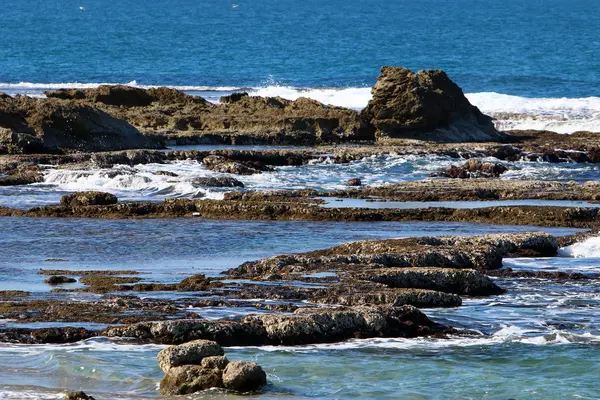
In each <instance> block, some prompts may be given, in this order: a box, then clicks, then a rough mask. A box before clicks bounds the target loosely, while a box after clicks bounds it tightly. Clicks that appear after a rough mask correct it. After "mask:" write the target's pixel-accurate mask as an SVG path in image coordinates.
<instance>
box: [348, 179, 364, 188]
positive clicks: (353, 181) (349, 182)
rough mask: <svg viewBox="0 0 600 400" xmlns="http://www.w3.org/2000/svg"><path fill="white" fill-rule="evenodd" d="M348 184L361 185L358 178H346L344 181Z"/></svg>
mask: <svg viewBox="0 0 600 400" xmlns="http://www.w3.org/2000/svg"><path fill="white" fill-rule="evenodd" d="M346 185H348V186H362V181H361V180H360V179H359V178H352V179H348V181H347V182H346Z"/></svg>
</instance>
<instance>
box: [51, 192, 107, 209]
mask: <svg viewBox="0 0 600 400" xmlns="http://www.w3.org/2000/svg"><path fill="white" fill-rule="evenodd" d="M118 201H119V199H118V198H117V196H115V195H114V194H112V193H105V192H94V191H90V192H76V193H71V194H67V195H65V196H63V197H62V198H61V199H60V204H61V205H62V206H63V207H82V206H107V205H110V204H117V202H118Z"/></svg>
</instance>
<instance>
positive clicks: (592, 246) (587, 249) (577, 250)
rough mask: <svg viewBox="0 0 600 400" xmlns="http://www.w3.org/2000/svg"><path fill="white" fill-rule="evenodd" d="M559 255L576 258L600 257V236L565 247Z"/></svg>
mask: <svg viewBox="0 0 600 400" xmlns="http://www.w3.org/2000/svg"><path fill="white" fill-rule="evenodd" d="M559 255H561V256H563V257H575V258H600V236H596V237H591V238H589V239H586V240H584V241H583V242H579V243H575V244H573V245H571V246H567V247H563V248H562V249H560V250H559Z"/></svg>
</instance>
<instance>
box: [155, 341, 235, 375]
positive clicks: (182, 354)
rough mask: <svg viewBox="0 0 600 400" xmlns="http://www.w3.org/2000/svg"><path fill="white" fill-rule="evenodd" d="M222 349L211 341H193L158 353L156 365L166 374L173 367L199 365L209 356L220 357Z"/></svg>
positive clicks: (222, 352)
mask: <svg viewBox="0 0 600 400" xmlns="http://www.w3.org/2000/svg"><path fill="white" fill-rule="evenodd" d="M223 354H225V353H224V351H223V348H222V347H221V346H219V344H218V343H216V342H213V341H211V340H194V341H192V342H189V343H184V344H180V345H177V346H171V347H168V348H166V349H164V350H162V351H161V352H160V353H158V356H157V359H158V365H159V366H160V368H161V369H162V370H163V371H164V372H165V373H166V372H168V371H169V370H170V369H171V368H173V367H179V366H181V365H189V364H197V365H200V363H201V362H202V359H203V358H205V357H211V356H222V355H223Z"/></svg>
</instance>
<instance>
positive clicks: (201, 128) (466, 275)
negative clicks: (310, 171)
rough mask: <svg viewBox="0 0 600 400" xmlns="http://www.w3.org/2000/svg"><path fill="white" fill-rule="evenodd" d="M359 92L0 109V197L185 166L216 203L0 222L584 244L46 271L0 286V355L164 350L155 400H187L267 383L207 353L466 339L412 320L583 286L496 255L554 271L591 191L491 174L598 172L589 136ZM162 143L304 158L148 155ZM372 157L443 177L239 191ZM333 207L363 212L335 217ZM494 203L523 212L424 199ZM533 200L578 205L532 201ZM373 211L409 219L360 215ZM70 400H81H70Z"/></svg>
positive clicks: (112, 95) (102, 91) (592, 214)
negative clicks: (33, 280)
mask: <svg viewBox="0 0 600 400" xmlns="http://www.w3.org/2000/svg"><path fill="white" fill-rule="evenodd" d="M372 95H373V97H372V100H371V101H370V102H369V104H368V106H367V107H366V108H365V109H364V110H361V111H357V110H350V109H344V108H341V107H333V106H328V105H324V104H321V103H318V102H316V101H314V100H309V99H305V98H300V99H298V100H295V101H289V100H285V99H282V98H261V97H254V96H249V95H248V94H246V93H234V94H231V95H229V96H225V97H223V98H221V100H220V102H219V104H213V103H210V102H208V101H206V100H205V99H202V98H200V97H194V96H190V95H187V94H185V93H183V92H180V91H177V90H174V89H169V88H153V89H147V90H146V89H140V88H135V87H127V86H100V87H98V88H95V89H81V90H79V89H67V90H57V91H52V92H47V93H46V96H47V97H46V98H41V99H32V98H28V97H26V96H16V97H14V98H13V97H10V96H6V95H0V186H3V187H7V188H9V189H11V188H31V187H36V186H35V185H39V184H43V183H45V182H46V178H47V172H48V170H49V169H52V170H77V171H86V172H87V171H98V170H99V169H104V170H107V171H108V172H107V174H114V175H115V176H117V175H119V174H120V173H121V172H120V169H123V168H131V169H135V168H140V166H146V165H149V164H153V165H160V166H163V165H169V164H173V163H177V162H191V163H192V164H193V165H194V166H196V167H198V168H200V165H201V166H202V168H203V172H204V171H208V173H207V175H206V176H194V177H191V178H190V182H189V183H191V184H192V185H193V187H195V188H196V187H201V188H204V189H206V188H211V189H214V188H218V189H220V190H222V191H223V192H222V193H223V194H222V197H223V199H222V200H214V199H207V198H200V197H201V196H202V195H205V194H198V195H197V198H167V199H166V200H164V201H120V199H119V198H118V197H117V196H116V195H114V194H111V193H106V192H102V191H82V192H76V191H73V192H72V193H69V194H66V195H64V196H63V197H62V200H61V201H60V203H58V202H57V203H56V204H52V205H45V206H40V207H30V206H29V207H21V208H11V207H0V217H5V218H16V217H32V218H90V219H92V218H95V219H149V218H180V219H183V218H190V219H192V218H196V219H199V222H202V220H264V221H325V222H342V221H345V222H349V221H364V222H379V221H445V222H468V223H486V224H511V225H531V226H540V225H541V226H547V227H570V228H582V229H586V231H585V232H580V233H578V234H575V235H571V236H567V237H554V236H551V235H548V234H543V233H537V232H531V233H521V234H489V235H480V236H469V237H467V236H441V237H433V236H423V237H416V238H403V239H385V240H381V239H379V240H364V241H357V242H349V243H344V244H341V245H338V246H334V247H330V248H326V249H319V250H314V251H310V252H303V253H293V254H280V255H277V256H273V257H268V258H263V259H258V260H254V261H247V262H243V263H242V264H240V265H239V266H237V267H236V268H232V269H229V270H227V271H223V272H222V273H221V274H220V275H218V276H205V275H203V274H193V275H192V273H191V272H190V273H189V276H182V277H179V278H177V279H173V280H171V281H169V280H167V281H165V280H160V279H154V277H153V276H152V274H151V273H141V272H140V271H136V269H135V267H134V266H129V265H126V266H125V265H124V266H117V267H116V268H115V270H104V271H103V270H99V269H85V268H84V266H82V269H79V268H78V269H69V268H65V269H60V268H56V269H52V270H50V269H44V270H39V282H38V283H39V284H40V285H46V287H45V288H46V289H47V292H48V293H46V295H40V294H39V293H36V292H35V291H34V290H33V289H31V290H32V292H28V291H21V290H6V291H0V319H3V320H7V321H9V323H8V325H9V326H8V327H2V328H1V329H0V341H1V342H8V343H26V344H44V343H74V342H79V341H83V340H87V339H90V338H97V337H106V338H110V339H111V340H112V341H114V342H116V343H120V342H121V341H124V340H127V341H128V343H156V344H165V345H171V346H173V347H169V348H167V349H165V350H163V351H161V352H160V353H159V355H158V363H159V365H160V367H161V369H162V370H163V372H165V377H164V379H163V380H162V381H161V383H160V392H161V394H163V395H167V396H170V395H180V394H191V393H194V392H197V391H201V390H205V389H208V388H213V387H217V388H221V389H226V390H230V391H234V392H240V393H245V392H255V391H257V390H260V388H262V387H263V386H264V385H265V384H267V381H266V374H265V372H264V371H263V370H262V368H261V367H260V366H258V365H256V364H253V363H249V362H246V361H232V362H229V360H228V359H227V358H226V357H225V356H224V352H225V350H224V349H223V348H222V346H224V347H231V346H265V345H273V346H283V345H285V346H296V345H310V344H318V343H332V342H338V341H345V340H350V339H357V338H361V339H365V338H416V337H436V338H440V339H444V338H448V337H450V336H452V337H456V336H458V335H463V336H468V337H470V336H476V335H480V333H474V332H469V331H468V329H463V327H453V326H448V325H452V324H451V323H448V322H445V323H444V324H442V323H438V322H436V321H435V318H434V319H430V318H429V317H428V316H427V315H426V314H425V313H424V312H423V311H421V310H420V309H424V310H426V311H427V309H432V308H435V309H440V308H455V307H461V306H462V304H463V301H464V299H473V298H479V297H489V296H502V295H504V294H505V293H506V292H507V289H510V287H509V286H505V285H503V282H504V283H505V282H506V281H503V279H505V278H522V279H526V280H527V279H547V280H552V281H557V282H564V281H588V280H597V279H599V278H600V276H598V275H597V274H582V273H570V272H553V271H540V270H523V269H518V270H513V269H511V268H506V267H503V260H506V259H509V258H515V257H522V258H525V259H527V258H532V257H556V256H557V255H558V253H559V248H561V247H563V246H567V245H570V244H572V243H575V242H578V241H580V240H582V239H583V238H584V237H586V236H587V235H591V234H594V233H597V232H598V231H599V230H600V207H596V204H592V203H597V202H599V201H600V184H599V183H598V182H597V181H596V180H594V179H588V180H587V181H585V180H584V179H579V180H578V181H566V180H565V181H560V182H558V181H552V180H517V179H512V180H511V179H505V178H506V176H507V174H510V173H511V172H512V171H514V170H515V169H516V168H518V167H517V163H522V164H525V165H530V164H534V163H545V164H543V165H544V166H546V165H547V166H551V165H555V164H561V165H562V164H568V165H575V166H586V167H588V166H590V165H594V164H597V163H600V139H598V137H600V136H599V135H598V134H593V133H589V132H580V133H575V134H573V135H557V134H555V133H552V132H534V131H527V132H525V131H514V132H499V131H498V130H497V129H496V128H495V127H494V124H493V120H492V119H491V118H490V117H488V116H486V115H484V114H483V113H481V112H480V110H478V109H477V108H476V107H474V106H472V105H471V104H470V103H469V101H468V100H467V99H466V97H465V96H464V94H463V92H462V90H461V89H460V88H459V87H458V86H457V85H456V84H455V83H454V82H452V81H451V80H450V78H449V77H448V76H447V75H446V74H445V73H444V72H443V71H419V72H417V73H413V72H411V71H409V70H407V69H405V68H398V67H383V68H382V70H381V75H380V76H379V78H378V81H377V83H376V84H375V86H374V87H373V90H372ZM172 144H233V145H241V144H292V145H295V146H314V145H319V147H302V148H291V149H288V148H282V149H275V150H274V149H269V150H238V149H212V150H168V149H165V147H166V146H167V145H172ZM386 156H407V157H409V156H416V157H425V156H427V157H443V158H444V160H445V163H444V165H443V166H439V168H437V169H431V170H427V174H428V175H429V176H428V177H427V178H426V179H423V180H417V181H410V180H407V181H404V182H401V183H394V184H370V185H369V184H365V183H364V182H365V180H363V179H362V178H363V177H362V176H359V175H358V174H357V176H356V177H352V178H351V179H348V178H350V177H348V176H346V177H345V178H344V179H343V180H342V179H340V185H339V186H338V187H336V189H335V190H322V189H319V190H311V189H306V188H303V186H302V185H298V186H296V187H300V189H296V188H294V189H293V190H277V191H265V190H249V189H248V186H247V185H251V184H252V181H251V179H252V178H263V177H267V178H270V177H272V178H273V179H275V180H276V179H278V177H279V176H278V175H277V174H278V172H279V171H280V170H281V169H285V168H288V167H299V168H300V167H304V166H311V165H313V164H317V165H333V166H334V168H335V167H337V166H346V165H350V163H352V162H355V161H361V160H364V159H366V158H370V157H372V158H373V159H376V158H377V157H386ZM447 160H452V163H451V165H450V162H448V161H447ZM527 163H529V164H527ZM334 171H335V170H334ZM177 172H179V171H177ZM153 173H154V174H157V175H158V174H160V175H163V177H169V179H170V178H175V177H177V176H178V175H177V173H176V172H172V171H171V170H159V171H154V172H153ZM270 174H271V175H270ZM427 174H425V175H424V176H427ZM249 182H250V183H249ZM28 185H31V186H28ZM339 187H341V188H342V189H339ZM62 194H64V193H61V195H62ZM166 197H168V196H166ZM136 199H137V198H136ZM340 199H342V200H343V199H346V200H347V199H360V200H362V201H364V202H363V203H360V202H358V203H356V204H357V205H358V206H356V207H342V206H341V204H340V206H336V201H337V200H340ZM329 200H330V201H329ZM506 200H511V201H514V200H528V201H533V203H532V204H531V205H502V203H489V204H490V206H488V207H485V203H484V206H483V207H481V208H474V207H473V208H450V207H442V206H443V205H444V204H443V203H441V202H446V201H464V202H469V201H477V202H486V201H490V202H491V201H499V202H501V201H506ZM540 200H543V201H562V202H584V203H587V204H586V205H584V206H579V205H573V204H569V203H555V204H554V205H552V204H551V203H545V204H544V205H536V203H535V201H540ZM376 201H377V202H391V201H394V202H416V204H417V206H416V207H415V208H402V207H393V206H392V207H379V208H369V207H366V206H364V205H365V204H368V203H371V202H376ZM418 202H440V205H441V206H440V207H431V204H427V205H423V206H419V205H418ZM38 204H39V203H38ZM42 204H47V203H42ZM361 204H362V206H361ZM549 204H550V205H549ZM532 230H534V229H533V228H532ZM118 234H119V233H115V235H118ZM337 243H339V242H337ZM290 251H293V250H290ZM264 254H265V253H262V254H261V256H264ZM267 254H268V253H267ZM271 254H272V253H271ZM48 294H49V295H48ZM152 294H155V295H157V296H156V297H154V296H150V295H152ZM74 299H76V300H74ZM211 308H238V309H240V310H241V309H247V308H250V309H254V310H255V311H253V312H241V313H240V316H238V317H230V318H222V319H218V320H214V319H210V318H203V317H202V316H201V314H202V313H201V311H203V310H206V309H211ZM430 311H431V310H430ZM431 312H436V311H431ZM434 315H435V314H434ZM32 324H33V325H34V326H36V325H35V324H44V325H42V326H44V327H43V328H40V327H39V326H40V325H37V326H38V328H34V327H31V325H32ZM84 324H85V325H84ZM82 326H85V328H84V327H82ZM70 396H71V395H70ZM71 398H74V399H76V398H91V397H87V395H85V394H82V393H73V394H72V396H71Z"/></svg>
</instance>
